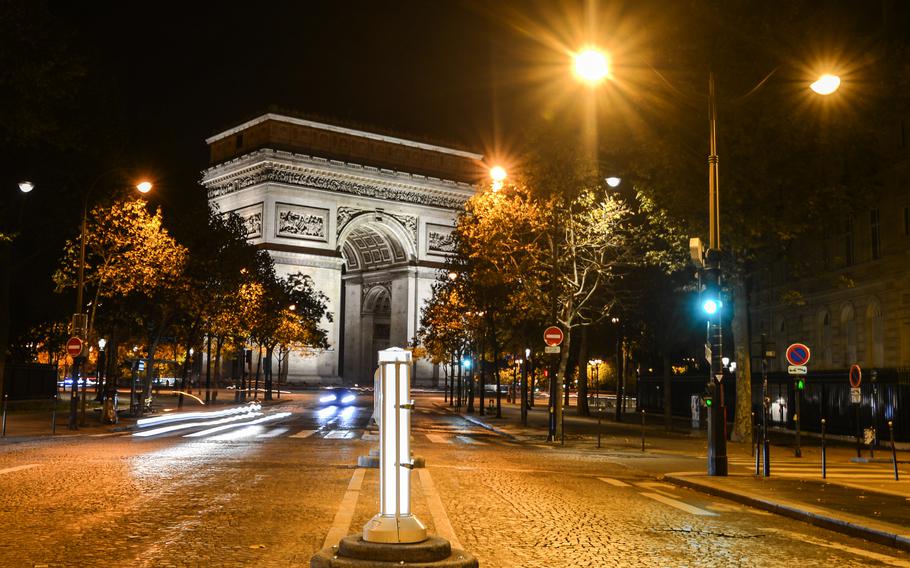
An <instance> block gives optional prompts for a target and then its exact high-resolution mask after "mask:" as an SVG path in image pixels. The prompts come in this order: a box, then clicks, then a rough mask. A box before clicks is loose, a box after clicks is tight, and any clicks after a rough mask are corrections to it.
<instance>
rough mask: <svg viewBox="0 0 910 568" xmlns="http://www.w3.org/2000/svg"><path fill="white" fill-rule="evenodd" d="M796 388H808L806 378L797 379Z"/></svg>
mask: <svg viewBox="0 0 910 568" xmlns="http://www.w3.org/2000/svg"><path fill="white" fill-rule="evenodd" d="M796 388H797V389H798V390H803V389H804V388H806V380H805V379H796Z"/></svg>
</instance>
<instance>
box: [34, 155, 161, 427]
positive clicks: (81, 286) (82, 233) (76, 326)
mask: <svg viewBox="0 0 910 568" xmlns="http://www.w3.org/2000/svg"><path fill="white" fill-rule="evenodd" d="M119 171H120V170H116V169H115V170H109V171H107V172H105V173H103V174H101V175H100V176H98V177H97V178H95V181H94V182H92V185H91V186H89V189H88V191H86V192H85V196H84V197H83V199H82V224H81V226H80V229H79V282H78V285H77V287H76V310H75V311H74V312H73V323H72V328H73V329H72V333H73V335H75V336H77V337H80V338H82V339H83V340H88V337H87V336H88V334H89V331H90V330H89V326H88V319H87V318H86V316H85V313H84V312H83V304H82V295H83V291H84V290H85V241H86V226H87V225H88V200H89V197H90V196H91V195H92V192H93V191H94V190H95V188H96V187H97V186H98V182H99V181H101V179H103V178H104V177H105V176H107V175H109V174H111V173H115V172H119ZM20 189H21V186H20ZM151 189H152V184H151V182H149V181H141V182H139V183H138V184H136V190H137V191H139V193H142V194H146V193H148V192H149V191H151ZM85 344H87V343H85V341H84V342H83V345H85ZM85 360H86V356H85V351H84V350H83V353H82V354H81V355H79V356H77V357H76V358H75V360H74V361H73V372H72V376H73V387H72V390H71V391H70V417H69V425H68V426H69V429H70V430H77V429H78V427H77V426H76V402H77V398H78V397H77V395H76V391H77V388H76V386H77V383H78V381H77V377H78V375H77V369H78V371H79V374H81V375H85ZM83 380H84V377H83Z"/></svg>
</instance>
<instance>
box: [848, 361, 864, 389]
mask: <svg viewBox="0 0 910 568" xmlns="http://www.w3.org/2000/svg"><path fill="white" fill-rule="evenodd" d="M862 382H863V370H862V369H860V368H859V365H852V366H851V367H850V386H851V387H853V388H855V389H858V388H859V385H860V384H861V383H862Z"/></svg>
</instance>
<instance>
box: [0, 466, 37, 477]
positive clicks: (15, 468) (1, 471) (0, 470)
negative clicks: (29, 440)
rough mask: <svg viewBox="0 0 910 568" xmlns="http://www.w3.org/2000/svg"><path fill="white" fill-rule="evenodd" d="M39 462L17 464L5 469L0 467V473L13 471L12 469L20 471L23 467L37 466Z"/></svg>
mask: <svg viewBox="0 0 910 568" xmlns="http://www.w3.org/2000/svg"><path fill="white" fill-rule="evenodd" d="M38 465H39V464H36V463H30V464H28V465H17V466H15V467H8V468H6V469H0V475H2V474H4V473H13V472H14V471H22V470H23V469H31V468H33V467H38Z"/></svg>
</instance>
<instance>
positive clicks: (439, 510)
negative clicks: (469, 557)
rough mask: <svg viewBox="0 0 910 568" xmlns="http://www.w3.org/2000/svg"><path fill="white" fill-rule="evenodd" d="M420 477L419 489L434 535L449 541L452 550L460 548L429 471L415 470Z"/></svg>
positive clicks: (424, 469) (459, 542) (423, 469)
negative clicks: (428, 512)
mask: <svg viewBox="0 0 910 568" xmlns="http://www.w3.org/2000/svg"><path fill="white" fill-rule="evenodd" d="M417 475H418V476H419V477H420V488H421V489H422V490H423V496H424V497H425V498H426V500H427V509H429V510H430V516H431V517H433V526H434V527H435V529H436V534H437V535H439V536H441V537H442V538H444V539H446V540H448V541H449V543H451V544H452V548H462V546H461V541H459V540H458V537H457V536H455V529H454V528H453V527H452V523H451V522H449V516H448V515H447V514H446V508H445V507H444V506H443V504H442V499H440V498H439V493H437V492H436V486H435V485H434V484H433V478H432V477H431V476H430V470H428V469H426V468H421V469H418V470H417Z"/></svg>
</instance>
